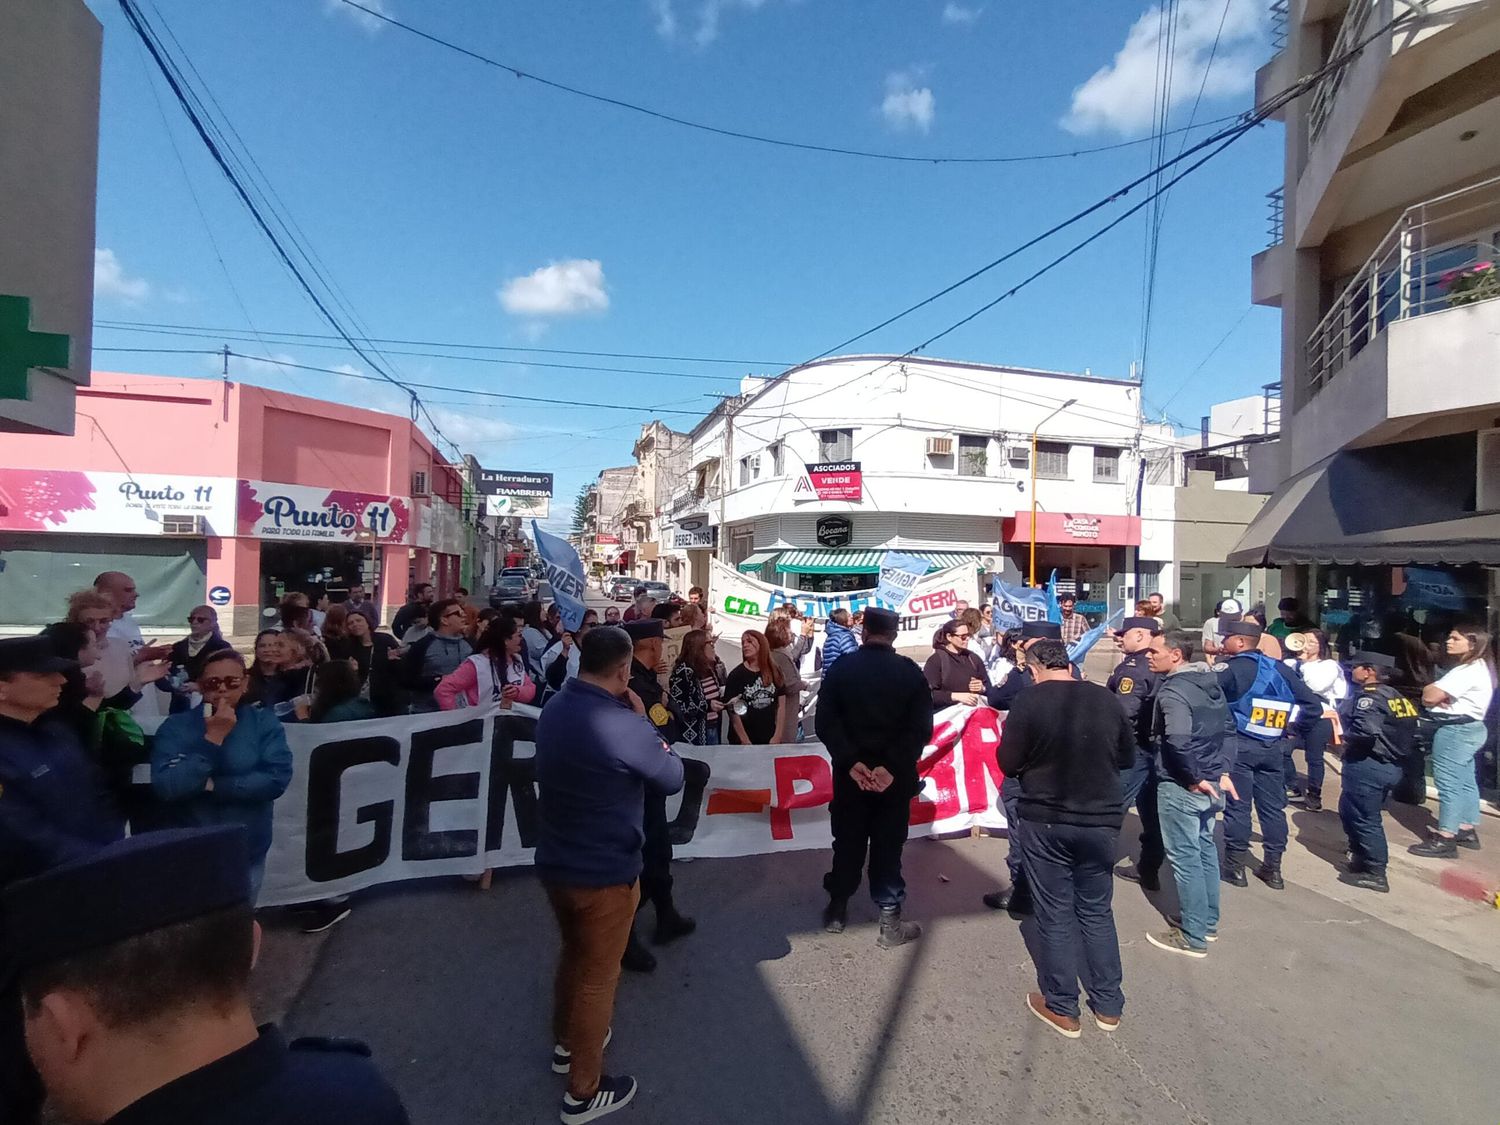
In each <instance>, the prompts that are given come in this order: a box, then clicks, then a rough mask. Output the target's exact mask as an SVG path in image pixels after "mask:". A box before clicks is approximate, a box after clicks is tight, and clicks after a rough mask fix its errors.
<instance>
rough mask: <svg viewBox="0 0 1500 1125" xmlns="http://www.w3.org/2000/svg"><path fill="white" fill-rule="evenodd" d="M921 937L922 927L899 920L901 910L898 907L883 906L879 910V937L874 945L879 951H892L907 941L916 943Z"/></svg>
mask: <svg viewBox="0 0 1500 1125" xmlns="http://www.w3.org/2000/svg"><path fill="white" fill-rule="evenodd" d="M921 936H922V927H921V926H919V925H917V924H916V923H915V922H903V921H902V920H901V908H900V907H899V906H883V907H881V908H880V936H879V937H878V938H876V939H875V944H876V945H878V946H880V948H881V949H894V948H895V947H896V946H898V945H905V944H906V943H907V942H909V941H916V940H917V939H918V938H919V937H921Z"/></svg>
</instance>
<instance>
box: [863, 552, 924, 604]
mask: <svg viewBox="0 0 1500 1125" xmlns="http://www.w3.org/2000/svg"><path fill="white" fill-rule="evenodd" d="M929 569H930V564H929V563H928V562H927V560H926V559H924V558H919V557H918V556H916V555H907V554H902V553H901V552H900V551H887V552H886V553H885V555H884V556H883V557H882V558H881V560H880V581H879V583H878V584H877V585H876V587H875V597H876V598H877V599H878V600H880V601H883V602H887V603H888V604H889V605H890V607H891V608H892V609H894V610H895V611H896V612H897V613H900V612H901V610H902V608H903V607H905V605H906V599H907V598H909V597H911V592H912V591H913V590H915V589H916V587H917V582H918V581H920V580H921V579H922V578H925V577H926V575H927V571H928V570H929Z"/></svg>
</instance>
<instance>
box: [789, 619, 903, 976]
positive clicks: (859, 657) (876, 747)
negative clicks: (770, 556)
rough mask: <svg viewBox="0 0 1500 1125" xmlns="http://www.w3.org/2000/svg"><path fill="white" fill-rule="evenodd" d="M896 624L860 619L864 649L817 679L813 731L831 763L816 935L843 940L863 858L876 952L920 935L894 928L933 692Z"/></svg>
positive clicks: (898, 919) (897, 925)
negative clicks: (903, 649) (876, 924)
mask: <svg viewBox="0 0 1500 1125" xmlns="http://www.w3.org/2000/svg"><path fill="white" fill-rule="evenodd" d="M900 621H901V619H900V618H899V617H898V616H897V615H896V614H895V613H894V612H893V611H891V610H888V609H881V608H879V607H876V606H870V607H868V608H867V609H866V610H865V622H864V643H863V644H862V645H860V647H859V648H857V649H855V650H854V651H853V652H851V653H849V654H848V655H846V656H843V657H840V658H839V662H838V664H837V665H836V666H835V667H834V668H832V669H831V670H830V671H829V672H828V673H827V674H826V675H825V676H824V678H823V686H822V689H821V691H820V692H819V696H818V710H817V718H816V721H815V727H816V730H817V734H818V739H819V740H820V741H821V742H822V743H823V745H824V746H826V747H827V748H828V755H829V757H830V758H832V759H833V800H832V802H831V803H830V805H829V810H828V812H829V820H830V822H831V825H832V828H833V866H832V869H831V870H830V871H829V872H828V874H827V875H825V876H824V877H823V889H824V890H826V891H827V892H828V906H827V908H826V909H825V910H824V911H823V928H824V929H825V930H827V931H828V932H829V933H835V934H837V933H843V931H844V927H845V925H846V924H847V922H848V913H849V899H850V897H851V896H852V895H853V894H854V892H855V891H856V890H858V889H859V882H860V876H861V874H862V873H863V870H864V867H865V858H866V855H867V854H868V856H869V879H870V898H871V899H873V900H874V902H875V905H876V906H878V907H879V908H880V936H879V938H878V939H877V941H878V944H879V945H880V946H881V947H882V948H884V949H890V948H893V947H895V946H898V945H904V944H906V943H907V942H909V941H914V940H916V939H917V938H918V937H920V936H921V935H922V927H921V926H919V925H917V924H916V923H915V922H904V921H902V919H901V907H902V904H903V903H904V902H905V900H906V881H905V880H904V879H903V878H902V876H901V851H902V849H903V848H904V847H905V845H906V835H907V830H908V827H909V824H910V820H911V800H912V798H913V797H915V796H916V795H917V792H918V790H919V789H920V788H921V782H920V781H919V780H918V777H917V761H918V760H919V759H920V758H921V756H922V750H923V748H924V747H926V745H927V743H928V741H929V740H930V739H931V738H932V689H931V688H929V687H928V686H927V677H926V676H924V675H923V674H922V670H921V669H920V668H918V667H917V665H916V662H915V661H913V660H910V659H908V658H907V657H905V656H902V655H901V654H900V653H898V652H897V651H896V649H895V647H894V646H895V643H896V636H897V633H898V631H899V629H900Z"/></svg>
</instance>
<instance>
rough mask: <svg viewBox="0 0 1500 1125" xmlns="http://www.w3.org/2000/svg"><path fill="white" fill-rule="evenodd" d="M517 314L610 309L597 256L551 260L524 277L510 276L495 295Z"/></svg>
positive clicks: (569, 312) (602, 268) (585, 311)
mask: <svg viewBox="0 0 1500 1125" xmlns="http://www.w3.org/2000/svg"><path fill="white" fill-rule="evenodd" d="M495 295H496V296H497V297H498V298H499V299H500V305H501V307H503V308H504V309H505V311H506V312H508V313H514V314H516V315H518V316H534V317H538V316H576V315H577V314H579V313H591V312H603V311H604V310H605V309H607V308H609V293H608V291H607V290H606V289H605V283H604V266H603V264H601V263H600V261H599V260H598V259H597V258H571V259H569V260H568V261H565V262H552V263H551V264H550V265H545V266H543V267H541V268H540V269H537V270H533V271H532V272H531V273H529V274H527V275H526V276H525V277H513V278H511V279H510V280H509V281H507V282H506V283H505V284H504V285H502V286H501V287H500V289H499V291H498V292H497V293H496V294H495Z"/></svg>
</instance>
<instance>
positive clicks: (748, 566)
mask: <svg viewBox="0 0 1500 1125" xmlns="http://www.w3.org/2000/svg"><path fill="white" fill-rule="evenodd" d="M779 554H781V552H780V551H756V552H755V553H754V554H753V555H751V556H750V557H749V558H748V559H746V560H745V561H744V562H742V563H740V566H739V571H740V573H741V574H750V573H753V572H754V571H757V570H759V569H760V568H761V567H763V566H765V565H766V563H768V562H775V561H776V556H777V555H779Z"/></svg>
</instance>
